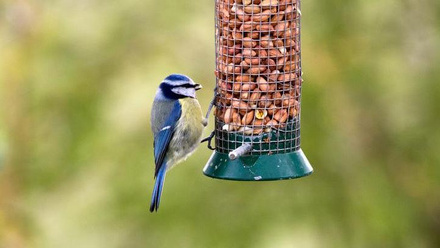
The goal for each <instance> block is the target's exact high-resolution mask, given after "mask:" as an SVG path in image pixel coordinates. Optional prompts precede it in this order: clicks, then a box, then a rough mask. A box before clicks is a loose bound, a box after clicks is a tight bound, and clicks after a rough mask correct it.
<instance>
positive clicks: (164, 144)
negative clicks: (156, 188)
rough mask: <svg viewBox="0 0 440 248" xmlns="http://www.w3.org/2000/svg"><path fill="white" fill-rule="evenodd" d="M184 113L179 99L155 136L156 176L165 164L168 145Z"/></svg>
mask: <svg viewBox="0 0 440 248" xmlns="http://www.w3.org/2000/svg"><path fill="white" fill-rule="evenodd" d="M181 115H182V105H180V102H179V101H176V102H175V103H174V106H173V109H172V110H171V112H170V113H169V115H168V118H167V119H166V121H165V124H164V126H163V127H162V129H161V130H160V131H159V132H158V133H157V134H156V136H155V137H154V158H155V163H156V170H155V172H154V177H156V176H157V174H158V173H159V170H160V168H161V167H162V166H163V165H164V159H165V156H166V153H167V151H168V146H169V144H170V141H171V139H172V137H173V134H174V130H175V128H176V124H177V122H178V121H179V119H180V116H181Z"/></svg>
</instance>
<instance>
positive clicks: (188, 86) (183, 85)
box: [173, 84, 197, 88]
mask: <svg viewBox="0 0 440 248" xmlns="http://www.w3.org/2000/svg"><path fill="white" fill-rule="evenodd" d="M196 86H197V85H196V84H180V85H175V86H173V88H177V87H185V88H195V87H196Z"/></svg>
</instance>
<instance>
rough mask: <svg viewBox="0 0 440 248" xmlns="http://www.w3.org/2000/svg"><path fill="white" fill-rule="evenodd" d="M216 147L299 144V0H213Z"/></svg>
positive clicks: (263, 149) (270, 149) (276, 149)
mask: <svg viewBox="0 0 440 248" xmlns="http://www.w3.org/2000/svg"><path fill="white" fill-rule="evenodd" d="M215 2H216V4H215V6H216V13H215V25H216V35H215V43H216V44H215V45H216V71H215V74H216V83H217V96H216V101H215V106H216V112H215V115H216V125H215V137H216V150H217V151H219V152H222V153H228V152H230V151H231V150H233V149H235V148H237V147H239V146H240V145H242V144H243V143H244V142H246V143H251V144H252V146H253V150H252V152H251V153H250V154H251V155H257V154H272V153H287V152H292V151H295V150H298V149H299V148H300V109H301V104H300V103H301V84H302V73H301V44H300V14H301V13H300V0H215Z"/></svg>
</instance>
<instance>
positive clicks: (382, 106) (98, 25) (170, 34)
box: [0, 0, 440, 248]
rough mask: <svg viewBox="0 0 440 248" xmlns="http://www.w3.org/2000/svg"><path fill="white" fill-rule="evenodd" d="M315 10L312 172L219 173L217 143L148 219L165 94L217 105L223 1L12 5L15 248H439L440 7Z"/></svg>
mask: <svg viewBox="0 0 440 248" xmlns="http://www.w3.org/2000/svg"><path fill="white" fill-rule="evenodd" d="M302 6H303V8H302V13H303V22H302V35H303V38H302V40H303V48H302V52H303V69H304V79H305V84H304V88H303V104H302V148H303V150H304V151H305V153H306V155H307V157H308V158H309V160H310V162H311V163H312V165H313V166H314V169H315V173H314V174H313V175H312V176H309V177H307V178H303V179H299V180H290V181H279V182H258V183H249V182H247V183H246V182H230V181H221V180H213V179H210V178H208V177H205V176H203V175H202V172H201V171H202V168H203V166H204V164H205V162H206V161H207V160H208V158H209V156H210V153H211V152H210V151H209V150H208V149H207V148H206V146H205V145H203V146H201V147H200V148H199V149H198V150H197V152H196V153H195V155H194V156H193V157H191V158H190V159H188V160H187V161H186V162H185V163H184V164H183V165H182V166H180V167H178V168H177V169H175V170H173V171H172V172H171V173H169V174H168V177H167V182H166V185H165V191H164V195H163V199H162V205H161V208H160V211H159V213H157V214H150V213H149V212H148V205H149V201H150V194H151V190H152V186H153V153H152V134H151V132H150V127H149V112H150V107H151V103H152V98H153V95H154V93H155V89H156V87H157V86H158V84H159V83H160V81H161V80H162V79H163V78H164V77H165V76H166V75H167V74H169V73H172V72H181V73H185V74H188V75H190V76H191V77H192V78H193V79H194V80H195V81H197V82H200V83H202V84H203V85H204V86H205V87H204V90H202V91H201V92H200V94H199V99H200V101H201V103H202V105H203V108H204V110H206V108H207V105H208V103H209V100H210V97H211V92H212V89H213V87H214V73H213V70H214V20H213V18H214V13H213V12H214V1H213V0H206V1H189V0H187V1H177V0H174V1H172V0H160V1H159V0H157V1H153V0H144V1H140V0H124V1H114V0H107V1H103V0H87V1H86V0H76V1H68V0H47V1H28V0H15V1H12V0H2V1H1V2H0V247H2V248H3V247H7V248H9V247H257V248H273V247H277V248H278V247H306V248H308V247H311V248H314V247H337V248H339V247H411V248H412V247H440V235H439V234H440V152H439V148H440V84H439V81H440V70H439V69H440V28H439V27H440V2H439V1H434V0H431V1H429V0H401V1H397V0H372V1H365V0H352V1H341V0H326V1H317V0H310V1H303V4H302ZM210 124H211V126H210V129H212V124H213V123H212V119H211V123H210ZM208 133H209V130H206V134H208Z"/></svg>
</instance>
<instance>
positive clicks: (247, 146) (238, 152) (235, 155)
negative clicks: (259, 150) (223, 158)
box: [229, 143, 252, 160]
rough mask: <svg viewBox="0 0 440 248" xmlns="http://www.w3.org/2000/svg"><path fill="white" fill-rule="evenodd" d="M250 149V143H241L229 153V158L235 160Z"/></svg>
mask: <svg viewBox="0 0 440 248" xmlns="http://www.w3.org/2000/svg"><path fill="white" fill-rule="evenodd" d="M250 151H252V145H251V144H249V143H244V144H243V145H241V146H240V147H238V148H237V149H235V150H233V151H232V152H230V153H229V159H230V160H235V159H237V158H239V157H241V156H243V155H245V154H246V153H248V152H250Z"/></svg>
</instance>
